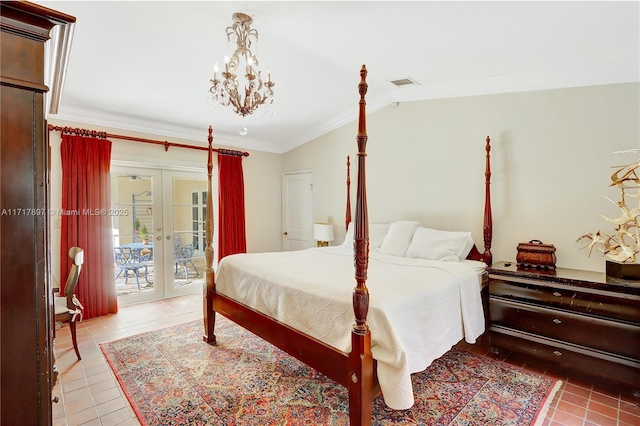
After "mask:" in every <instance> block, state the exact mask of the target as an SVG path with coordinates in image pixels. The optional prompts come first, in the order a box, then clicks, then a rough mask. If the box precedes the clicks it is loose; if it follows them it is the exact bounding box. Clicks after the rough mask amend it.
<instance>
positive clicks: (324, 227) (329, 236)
mask: <svg viewBox="0 0 640 426" xmlns="http://www.w3.org/2000/svg"><path fill="white" fill-rule="evenodd" d="M333 238H334V237H333V225H332V224H331V223H314V224H313V239H314V240H316V241H327V242H328V241H333Z"/></svg>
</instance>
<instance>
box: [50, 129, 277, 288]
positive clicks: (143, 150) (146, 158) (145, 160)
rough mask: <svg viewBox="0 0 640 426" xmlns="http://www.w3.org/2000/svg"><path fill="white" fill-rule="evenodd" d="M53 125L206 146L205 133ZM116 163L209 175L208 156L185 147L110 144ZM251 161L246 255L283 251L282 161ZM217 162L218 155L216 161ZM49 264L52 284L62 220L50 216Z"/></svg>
mask: <svg viewBox="0 0 640 426" xmlns="http://www.w3.org/2000/svg"><path fill="white" fill-rule="evenodd" d="M49 124H53V125H58V126H69V127H81V128H88V129H91V130H99V131H107V132H109V133H113V134H121V135H127V136H136V137H142V138H148V139H153V140H161V141H164V140H169V141H171V142H176V143H184V144H189V145H206V137H207V130H206V129H204V130H203V140H202V141H190V140H184V139H177V138H171V137H167V136H163V135H150V134H144V133H137V132H131V131H126V130H119V129H114V128H108V127H103V126H96V125H90V124H85V123H73V122H67V121H61V120H55V119H54V118H53V117H51V118H49ZM111 140H112V142H113V145H112V160H116V161H119V162H121V163H123V164H127V163H128V164H131V165H141V164H144V165H148V166H158V167H162V166H165V165H168V166H173V167H181V168H183V169H185V170H194V171H201V172H202V173H203V176H206V163H207V152H206V151H197V150H191V149H184V148H169V151H168V152H165V151H164V148H163V147H162V146H158V145H152V144H144V143H133V142H129V141H123V140H118V139H111ZM60 141H61V139H60V132H55V131H54V132H51V133H50V145H51V157H52V158H51V208H52V209H59V208H60V206H61V191H62V170H61V162H60V161H61V160H60ZM249 153H250V155H249V157H244V159H243V171H244V180H245V209H246V230H247V250H248V251H249V252H262V251H279V250H281V249H282V242H281V234H280V227H281V222H280V216H281V213H280V210H281V203H280V198H281V197H280V191H281V188H280V179H281V170H282V164H281V163H282V156H281V155H279V154H271V153H266V152H261V151H249ZM214 162H215V156H214ZM51 219H52V220H51V222H52V235H51V237H52V238H51V246H52V247H51V260H52V273H53V276H54V282H59V270H60V263H59V259H60V255H59V252H60V228H59V217H55V216H54V217H52V218H51Z"/></svg>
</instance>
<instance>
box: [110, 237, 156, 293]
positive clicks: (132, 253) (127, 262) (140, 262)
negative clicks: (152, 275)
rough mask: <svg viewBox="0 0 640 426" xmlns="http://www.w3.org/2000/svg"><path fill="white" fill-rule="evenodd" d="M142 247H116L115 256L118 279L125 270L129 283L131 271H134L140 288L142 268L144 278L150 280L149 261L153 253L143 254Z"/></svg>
mask: <svg viewBox="0 0 640 426" xmlns="http://www.w3.org/2000/svg"><path fill="white" fill-rule="evenodd" d="M141 251H142V249H139V248H133V247H114V248H113V257H114V260H115V263H116V267H117V268H118V274H117V275H116V279H117V278H118V277H120V275H121V274H122V273H123V272H124V283H125V284H127V283H128V280H129V272H133V275H134V276H135V278H136V285H137V286H138V290H140V270H141V269H144V279H145V281H147V284H151V283H150V282H149V277H148V272H149V270H148V263H149V261H150V259H151V253H147V254H144V255H143V254H141Z"/></svg>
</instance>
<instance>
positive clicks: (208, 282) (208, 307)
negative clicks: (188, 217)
mask: <svg viewBox="0 0 640 426" xmlns="http://www.w3.org/2000/svg"><path fill="white" fill-rule="evenodd" d="M212 179H213V127H211V126H209V156H208V159H207V191H208V192H207V194H208V196H207V217H206V229H205V235H206V237H205V239H206V243H205V249H204V257H205V261H206V268H205V281H204V288H203V291H202V293H203V295H204V300H203V305H204V306H203V310H204V313H203V314H204V335H203V336H202V340H204V341H205V342H207V343H209V344H212V345H215V344H216V336H215V334H214V328H215V323H216V313H215V312H214V310H213V293H214V289H215V273H214V271H213V200H212V199H211V198H212V197H211V194H213V191H212V183H211V180H212Z"/></svg>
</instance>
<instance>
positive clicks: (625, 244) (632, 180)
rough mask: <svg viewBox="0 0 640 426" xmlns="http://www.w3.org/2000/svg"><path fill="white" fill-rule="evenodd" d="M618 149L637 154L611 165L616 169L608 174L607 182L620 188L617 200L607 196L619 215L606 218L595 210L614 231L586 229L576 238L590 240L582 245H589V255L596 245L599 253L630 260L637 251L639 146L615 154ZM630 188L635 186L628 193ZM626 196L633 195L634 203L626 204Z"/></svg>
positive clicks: (639, 249)
mask: <svg viewBox="0 0 640 426" xmlns="http://www.w3.org/2000/svg"><path fill="white" fill-rule="evenodd" d="M618 153H621V154H629V153H635V154H636V155H637V156H638V162H636V163H633V164H628V165H624V166H614V168H616V171H615V172H614V173H613V174H612V175H611V185H610V186H617V187H618V188H619V189H620V201H618V202H615V201H613V200H611V199H609V198H607V200H609V201H611V202H612V203H613V204H615V205H616V206H618V208H619V209H620V211H621V215H620V217H619V218H610V217H608V216H605V215H603V214H602V213H598V214H599V215H600V217H602V218H603V219H604V220H606V221H608V222H611V223H613V224H614V225H616V233H615V234H614V235H608V234H606V233H604V232H602V231H597V232H590V233H588V234H584V235H583V236H581V237H580V238H578V239H577V240H576V242H578V241H581V240H583V239H589V240H591V242H590V243H589V244H588V245H587V246H585V247H582V248H589V256H591V252H592V251H593V248H594V247H596V246H597V247H598V248H599V249H600V251H602V253H603V255H605V256H607V257H608V258H610V259H612V260H614V261H617V262H629V263H634V262H635V261H636V256H637V255H638V253H640V228H639V225H638V217H640V178H639V177H638V169H640V149H629V150H626V151H618V152H616V154H618ZM634 189H635V190H636V192H635V193H628V191H632V190H634ZM626 197H635V198H636V199H637V200H638V202H637V204H638V205H637V206H636V207H633V208H629V207H628V206H627V199H626ZM605 198H606V197H605Z"/></svg>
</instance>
